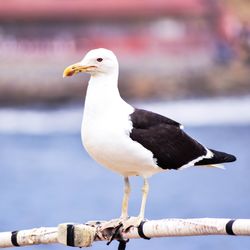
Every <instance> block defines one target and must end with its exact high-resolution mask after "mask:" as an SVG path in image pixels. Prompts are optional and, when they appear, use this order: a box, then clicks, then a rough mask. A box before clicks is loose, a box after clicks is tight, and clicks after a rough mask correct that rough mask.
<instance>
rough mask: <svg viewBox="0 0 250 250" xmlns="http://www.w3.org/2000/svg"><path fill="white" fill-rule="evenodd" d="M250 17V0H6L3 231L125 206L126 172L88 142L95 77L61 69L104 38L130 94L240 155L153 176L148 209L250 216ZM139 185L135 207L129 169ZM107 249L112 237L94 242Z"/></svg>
mask: <svg viewBox="0 0 250 250" xmlns="http://www.w3.org/2000/svg"><path fill="white" fill-rule="evenodd" d="M249 21H250V3H249V1H247V0H225V1H222V0H221V1H220V0H185V1H182V0H171V1H170V0H169V1H164V0H144V1H130V0H118V1H112V0H105V1H100V0H92V1H86V0H74V1H70V0H54V1H50V0H36V1H31V0H8V1H1V2H0V105H1V108H0V172H1V174H0V197H1V202H0V231H7V230H11V231H12V230H16V229H25V228H32V227H39V226H55V225H57V224H58V223H62V222H68V221H75V222H84V221H87V220H94V219H101V220H103V219H111V218H114V217H118V216H119V212H120V205H121V198H122V189H123V183H122V178H121V177H119V176H117V175H115V174H113V173H111V172H109V171H107V170H106V169H104V168H101V167H100V166H98V165H97V164H96V163H95V162H93V161H92V160H91V159H90V158H89V156H88V155H87V154H86V152H85V151H84V150H83V149H82V146H81V141H80V124H81V116H82V109H83V101H84V95H85V91H86V87H87V82H88V76H86V75H78V76H76V77H74V78H66V79H62V72H63V70H64V68H65V67H66V66H68V65H69V64H72V63H74V62H77V61H79V60H81V59H82V57H83V56H84V54H85V53H86V52H87V51H88V50H89V49H93V48H98V47H105V48H108V49H111V50H113V51H114V52H115V53H116V55H117V56H118V59H119V62H120V81H119V85H120V90H121V95H122V96H123V97H124V98H125V99H126V100H128V101H129V102H132V103H133V104H134V105H136V106H137V107H141V108H147V109H150V110H152V111H155V112H159V113H162V114H164V115H166V116H168V117H171V118H172V119H176V120H177V121H179V122H181V123H183V124H184V125H185V126H186V130H187V132H188V133H190V134H191V135H192V136H193V137H195V138H197V139H198V140H199V141H201V142H202V143H204V144H206V145H207V146H208V147H212V148H215V149H221V150H224V151H228V152H229V153H233V154H235V155H236V156H237V157H238V161H237V162H236V163H233V164H230V165H228V167H227V171H221V170H212V169H208V170H207V169H199V168H198V169H197V168H196V169H189V170H186V171H178V172H175V171H170V172H169V173H166V174H161V175H157V176H154V177H153V178H152V179H151V180H150V183H151V190H150V191H151V192H150V195H149V200H148V206H147V211H146V215H147V217H148V218H149V219H159V218H167V217H179V218H181V217H183V218H187V217H229V218H250V212H249V211H250V200H249V188H250V184H249V178H250V171H249V169H250V168H249V166H248V165H249V164H248V155H249V148H250V82H249V77H250V69H249V66H250V22H249ZM132 185H133V190H134V192H133V193H132V197H131V206H130V213H131V214H132V215H135V214H137V212H138V210H139V205H140V199H141V196H140V195H141V194H140V186H141V185H142V183H141V180H140V179H139V178H132ZM104 190H105V191H104ZM249 244H250V240H249V239H248V238H244V237H241V238H232V237H212V236H211V237H200V238H199V237H194V238H188V237H186V238H170V239H156V240H151V241H144V240H137V241H136V240H134V241H131V242H130V244H129V245H128V248H129V249H140V248H144V249H151V248H152V247H155V248H157V249H166V248H169V249H201V248H202V249H204V250H206V249H211V248H213V249H221V246H224V248H225V249H227V250H231V249H239V248H240V249H241V250H242V249H243V250H244V249H249ZM34 248H37V249H39V248H43V249H62V248H64V247H61V246H45V247H44V246H37V247H32V249H34ZM104 248H107V249H108V248H109V249H111V248H112V249H116V248H117V244H116V243H113V244H112V245H111V246H109V247H106V246H105V245H104V243H97V244H95V245H94V246H93V249H104ZM65 249H66V248H65Z"/></svg>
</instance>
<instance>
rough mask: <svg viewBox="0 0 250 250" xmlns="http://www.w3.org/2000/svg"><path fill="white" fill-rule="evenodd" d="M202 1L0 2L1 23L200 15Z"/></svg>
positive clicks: (22, 0)
mask: <svg viewBox="0 0 250 250" xmlns="http://www.w3.org/2000/svg"><path fill="white" fill-rule="evenodd" d="M207 11H208V9H207V7H206V4H205V1H204V0H185V1H183V0H172V1H166V0H144V1H129V0H118V1H113V0H105V1H100V0H92V1H88V0H74V1H69V0H53V1H51V0H42V1H37V0H36V1H34V0H8V1H1V4H0V19H1V20H47V19H50V20H51V19H52V20H65V19H68V20H69V19H71V20H77V19H78V20H85V19H99V18H102V19H103V18H106V19H114V18H117V19H121V18H131V17H134V18H141V17H147V18H149V17H160V16H165V15H185V16H187V15H192V16H193V15H196V16H197V15H204V14H206V13H207Z"/></svg>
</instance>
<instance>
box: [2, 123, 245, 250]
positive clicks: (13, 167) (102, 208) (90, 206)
mask: <svg viewBox="0 0 250 250" xmlns="http://www.w3.org/2000/svg"><path fill="white" fill-rule="evenodd" d="M186 131H187V132H188V133H190V134H191V135H192V136H193V137H195V138H197V139H199V141H200V142H202V143H204V144H206V145H207V146H208V147H211V148H215V149H221V150H224V151H227V152H231V153H234V154H235V155H236V156H237V158H238V161H237V162H235V163H231V164H228V165H227V166H226V167H227V169H226V170H220V169H205V168H189V169H186V170H183V171H169V172H166V173H161V174H158V175H155V176H153V177H152V178H151V179H150V193H149V198H148V203H147V208H146V217H147V218H148V219H161V218H195V217H197V218H198V217H218V218H219V217H222V218H250V196H249V191H250V164H249V155H250V125H238V126H237V125H233V126H232V125H231V126H226V125H220V126H215V125H214V126H193V127H188V128H187V129H186ZM0 172H1V174H0V198H1V199H0V231H13V230H18V229H28V228H33V227H40V226H56V225H57V224H59V223H63V222H77V223H81V222H85V221H88V220H98V219H100V220H108V219H111V218H116V217H118V216H119V215H120V206H121V199H122V192H123V181H122V178H121V177H120V176H118V175H116V174H114V173H112V172H110V171H107V170H106V169H104V168H103V167H101V166H99V165H98V164H97V163H95V162H94V161H93V160H92V159H91V158H90V157H89V156H88V155H87V154H86V152H85V151H84V149H83V148H82V145H81V141H80V135H79V133H78V132H71V133H58V134H56V133H49V134H40V135H39V134H37V135H35V134H22V133H8V134H7V133H0ZM131 180H132V195H131V200H130V208H129V210H130V215H137V213H138V211H139V206H140V199H141V193H140V188H141V185H142V180H141V179H140V178H139V177H134V178H131ZM152 248H154V249H158V250H161V249H162V250H163V249H171V250H177V249H178V250H182V249H185V250H189V249H190V250H191V249H192V250H196V249H197V250H198V249H203V250H208V249H209V250H210V249H215V250H217V249H218V250H219V249H226V250H233V249H241V250H249V249H250V238H249V237H232V236H200V237H178V238H161V239H151V240H150V241H146V240H142V239H140V240H131V241H130V242H129V244H128V246H127V249H129V250H134V249H145V250H146V249H152ZM26 249H53V250H56V249H68V248H66V247H64V246H62V245H47V246H32V247H26ZM92 249H93V250H94V249H117V243H116V242H113V243H112V244H111V245H110V246H106V245H105V242H98V243H94V245H93V247H92Z"/></svg>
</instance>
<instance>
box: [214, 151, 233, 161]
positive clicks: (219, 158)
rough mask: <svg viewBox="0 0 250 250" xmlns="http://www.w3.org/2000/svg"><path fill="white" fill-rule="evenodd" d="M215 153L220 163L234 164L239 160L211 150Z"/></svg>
mask: <svg viewBox="0 0 250 250" xmlns="http://www.w3.org/2000/svg"><path fill="white" fill-rule="evenodd" d="M210 150H211V151H212V152H213V153H214V157H213V158H215V159H216V160H217V161H218V162H221V163H223V162H234V161H236V160H237V158H236V157H235V156H234V155H231V154H228V153H224V152H220V151H216V150H214V149H210Z"/></svg>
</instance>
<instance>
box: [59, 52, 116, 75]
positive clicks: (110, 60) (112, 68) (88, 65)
mask: <svg viewBox="0 0 250 250" xmlns="http://www.w3.org/2000/svg"><path fill="white" fill-rule="evenodd" d="M79 72H86V73H90V74H91V76H97V75H101V74H108V75H109V74H114V73H117V72H118V61H117V58H116V56H115V54H114V53H113V52H112V51H111V50H108V49H103V48H100V49H93V50H90V51H89V52H88V53H87V54H86V55H85V57H84V58H83V59H82V60H81V61H80V62H78V63H74V64H72V65H70V66H68V67H67V68H66V69H65V70H64V72H63V77H66V76H72V75H75V74H77V73H79Z"/></svg>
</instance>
